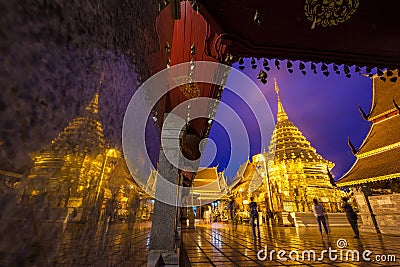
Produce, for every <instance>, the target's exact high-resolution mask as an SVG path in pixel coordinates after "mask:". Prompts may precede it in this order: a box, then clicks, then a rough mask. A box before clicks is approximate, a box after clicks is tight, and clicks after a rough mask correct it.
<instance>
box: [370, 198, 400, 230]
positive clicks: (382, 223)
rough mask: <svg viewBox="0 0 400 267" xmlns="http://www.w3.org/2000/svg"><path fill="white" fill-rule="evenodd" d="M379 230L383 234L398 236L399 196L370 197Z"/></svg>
mask: <svg viewBox="0 0 400 267" xmlns="http://www.w3.org/2000/svg"><path fill="white" fill-rule="evenodd" d="M369 201H370V203H371V207H372V210H373V213H374V214H375V215H376V221H377V223H378V226H379V229H380V230H381V232H382V233H384V234H400V228H399V221H400V194H390V195H381V196H370V197H369Z"/></svg>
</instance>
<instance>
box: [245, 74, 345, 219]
mask: <svg viewBox="0 0 400 267" xmlns="http://www.w3.org/2000/svg"><path fill="white" fill-rule="evenodd" d="M274 83H275V91H276V93H277V96H278V113H277V122H276V125H275V129H274V131H273V134H272V137H271V141H270V145H269V149H268V153H266V152H265V151H264V153H262V154H258V155H255V156H253V164H254V165H255V166H256V168H257V170H258V171H257V174H258V175H255V176H257V177H258V178H259V180H260V183H261V182H262V183H263V186H262V187H260V188H259V189H257V191H258V192H263V194H264V198H265V202H266V205H269V206H270V208H271V210H272V211H278V212H281V211H287V212H296V211H298V212H305V211H311V207H312V200H313V199H314V198H317V199H318V200H319V202H321V203H322V204H323V205H324V207H325V208H326V210H327V211H331V212H336V211H338V210H339V202H340V192H339V190H337V189H336V188H335V187H334V186H333V185H332V184H331V178H332V176H331V174H330V170H331V169H332V168H333V167H334V163H333V162H330V161H328V160H326V159H324V158H323V157H322V156H321V155H319V154H318V153H317V152H316V149H315V148H313V147H312V146H311V144H310V142H309V141H307V139H306V138H305V136H304V135H303V134H302V132H301V131H300V130H299V129H298V128H297V127H296V126H295V125H294V124H293V122H291V121H290V120H289V119H288V115H287V113H286V112H285V110H284V108H283V105H282V101H281V99H280V96H279V88H278V84H277V82H276V80H275V81H274ZM253 179H254V178H253ZM257 195H259V194H257ZM259 198H260V197H259Z"/></svg>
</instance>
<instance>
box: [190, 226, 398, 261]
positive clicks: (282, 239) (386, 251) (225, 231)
mask: <svg viewBox="0 0 400 267" xmlns="http://www.w3.org/2000/svg"><path fill="white" fill-rule="evenodd" d="M353 235H354V234H353V232H352V230H351V228H350V227H340V228H339V227H336V228H335V227H334V228H332V229H331V236H330V237H329V238H327V237H323V238H322V237H321V235H320V234H319V232H318V229H317V228H315V227H310V228H295V227H271V226H270V227H268V226H266V225H265V226H264V227H262V229H261V239H253V237H252V233H251V228H250V226H247V225H239V226H238V228H237V231H233V229H232V228H231V227H230V226H229V225H227V224H219V223H214V224H213V225H211V226H210V225H198V226H197V227H196V229H195V230H185V231H184V234H183V238H184V244H185V248H186V251H187V253H188V256H189V259H190V262H191V264H192V266H400V262H399V260H398V259H397V261H396V262H390V263H389V262H377V261H375V260H374V259H375V258H374V256H375V255H378V254H382V255H395V256H396V258H399V257H400V243H399V242H398V237H395V236H386V235H377V234H374V233H363V234H362V235H361V239H355V238H353ZM338 239H344V240H345V242H347V244H346V246H345V247H344V248H343V249H340V248H338V244H337V241H338ZM329 247H331V250H332V254H331V256H332V258H333V259H334V258H335V255H337V256H338V257H337V259H336V260H330V259H329V254H328V253H325V254H323V255H324V256H323V257H322V258H321V252H322V251H323V250H324V249H326V250H329ZM265 248H267V251H268V257H267V258H266V259H265V260H264V259H263V257H261V260H259V259H258V256H257V253H258V252H259V251H260V250H265ZM272 250H275V252H274V253H273V254H272V255H273V257H272V260H270V258H269V256H270V252H271V251H272ZM279 250H285V251H286V254H285V255H284V256H282V257H281V258H286V260H278V258H277V251H279ZM305 250H313V251H315V253H316V260H315V261H314V260H313V255H312V254H311V257H310V260H308V254H307V253H306V254H305V260H302V252H303V251H305ZM334 250H337V252H334ZM348 250H358V251H359V252H360V261H353V260H352V259H353V258H352V254H349V257H348V258H349V260H348V261H346V259H347V258H346V253H347V251H348ZM365 250H371V251H372V254H371V255H370V256H369V258H370V259H371V262H366V261H363V260H362V252H363V251H365ZM291 251H297V252H298V253H299V257H298V258H296V252H292V254H291V256H292V257H293V258H294V259H295V260H291V259H290V258H289V256H288V254H289V253H290V252H291ZM340 251H342V255H343V256H342V261H341V260H340V253H341V252H340ZM335 253H336V254H335ZM260 256H263V254H260ZM319 258H321V259H320V260H319ZM354 259H356V258H354ZM372 261H373V262H372Z"/></svg>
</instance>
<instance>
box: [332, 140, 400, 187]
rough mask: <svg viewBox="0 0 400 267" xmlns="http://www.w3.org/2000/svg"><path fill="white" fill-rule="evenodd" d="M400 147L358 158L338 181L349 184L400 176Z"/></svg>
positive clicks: (339, 184)
mask: <svg viewBox="0 0 400 267" xmlns="http://www.w3.org/2000/svg"><path fill="white" fill-rule="evenodd" d="M399 158H400V147H396V148H394V149H391V150H387V151H384V152H382V153H378V154H373V155H371V156H368V157H364V158H360V159H357V160H356V162H355V163H354V165H353V167H352V168H351V169H350V170H349V171H348V172H347V173H346V174H345V175H343V177H342V178H341V179H340V180H339V181H337V182H336V184H337V185H338V186H349V185H355V184H363V183H368V182H374V181H380V180H388V179H393V178H398V177H400V164H399Z"/></svg>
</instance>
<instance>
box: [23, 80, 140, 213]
mask: <svg viewBox="0 0 400 267" xmlns="http://www.w3.org/2000/svg"><path fill="white" fill-rule="evenodd" d="M101 84H102V82H100V83H99V87H98V89H97V91H96V94H95V95H94V97H93V99H92V100H91V102H90V103H89V105H88V106H87V107H86V109H85V111H84V112H83V114H82V115H81V116H79V117H77V118H75V119H73V120H72V121H71V122H70V123H69V125H68V126H67V127H65V128H64V130H63V131H61V132H60V133H59V135H58V136H57V137H56V138H55V139H54V140H52V141H51V143H50V144H49V145H47V146H46V147H45V148H43V149H42V150H40V151H38V152H35V153H32V154H31V157H32V161H33V167H32V169H31V170H30V171H29V173H28V175H27V177H26V179H23V181H22V182H21V183H20V185H19V190H20V196H21V203H25V204H33V203H35V202H36V201H37V200H39V199H41V200H42V201H45V203H46V206H47V207H52V208H75V209H77V210H78V213H79V216H82V214H84V213H85V212H84V210H85V207H92V206H97V207H99V208H100V207H101V206H103V205H104V203H103V202H104V200H105V199H108V198H111V197H115V198H117V199H118V201H119V202H120V203H121V204H122V206H123V207H125V206H127V205H125V204H127V202H128V197H129V196H130V198H131V200H132V198H138V197H139V195H138V193H139V191H140V189H139V187H138V186H137V185H136V184H135V183H134V182H133V180H132V178H131V175H130V173H129V170H128V168H127V166H126V164H125V161H124V159H123V158H122V157H121V152H120V151H119V150H118V149H116V148H109V147H107V145H106V142H105V141H104V136H103V127H102V124H101V122H100V119H99V114H98V112H99V109H98V101H99V89H100V86H101Z"/></svg>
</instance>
